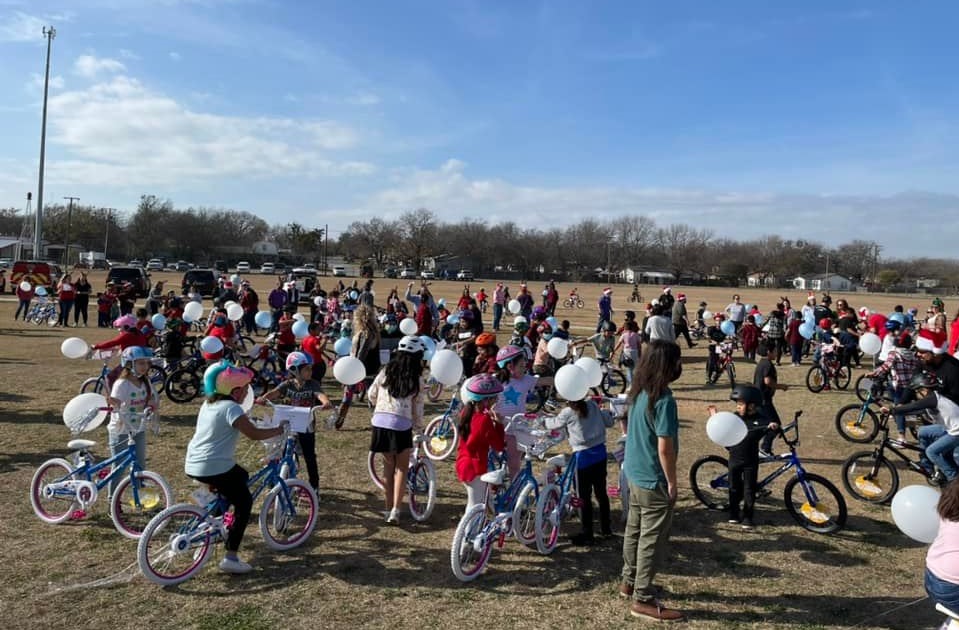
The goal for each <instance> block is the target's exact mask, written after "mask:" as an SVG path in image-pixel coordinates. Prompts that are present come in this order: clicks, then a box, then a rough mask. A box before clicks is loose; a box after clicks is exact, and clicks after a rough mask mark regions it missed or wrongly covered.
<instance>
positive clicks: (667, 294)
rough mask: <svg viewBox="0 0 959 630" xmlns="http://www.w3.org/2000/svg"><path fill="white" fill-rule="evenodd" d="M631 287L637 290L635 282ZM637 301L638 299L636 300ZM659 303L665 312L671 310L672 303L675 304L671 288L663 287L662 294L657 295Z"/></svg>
mask: <svg viewBox="0 0 959 630" xmlns="http://www.w3.org/2000/svg"><path fill="white" fill-rule="evenodd" d="M633 289H634V290H638V289H637V288H636V285H635V283H634V284H633ZM638 301H639V300H637V302H638ZM659 303H660V304H662V305H663V310H664V311H665V312H667V313H671V312H672V310H673V305H675V304H676V298H674V297H673V289H672V288H671V287H663V294H662V295H660V296H659Z"/></svg>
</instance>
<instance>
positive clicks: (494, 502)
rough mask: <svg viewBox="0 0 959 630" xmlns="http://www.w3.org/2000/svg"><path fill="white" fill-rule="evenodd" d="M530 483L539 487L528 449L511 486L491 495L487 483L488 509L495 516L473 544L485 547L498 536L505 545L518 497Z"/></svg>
mask: <svg viewBox="0 0 959 630" xmlns="http://www.w3.org/2000/svg"><path fill="white" fill-rule="evenodd" d="M528 483H532V484H533V485H535V486H536V487H537V488H538V487H539V485H538V484H537V483H536V478H535V477H534V476H533V459H532V456H530V454H529V451H528V450H526V456H525V457H524V465H523V468H522V470H521V471H520V473H519V474H518V475H516V479H513V480H512V481H511V482H510V484H509V486H506V487H505V488H504V487H503V486H498V487H497V489H496V490H495V491H494V493H493V495H492V496H490V490H491V486H490V485H489V484H487V486H486V506H487V510H489V509H490V508H492V511H493V513H494V516H493V518H492V519H491V520H489V521H488V522H487V523H486V525H485V526H484V527H483V530H482V531H481V532H480V533H479V534H477V536H476V537H475V538H474V540H473V546H474V547H475V548H476V549H478V550H479V549H481V548H485V547H486V546H487V545H489V544H490V543H492V542H493V540H495V539H496V538H499V541H500V542H499V546H502V545H503V542H504V541H505V539H506V536H507V535H508V534H509V533H510V531H511V530H512V527H511V526H512V523H511V522H510V521H511V519H512V517H513V508H515V507H516V499H517V498H519V493H520V491H521V490H522V489H523V488H524V487H525V486H526V484H528Z"/></svg>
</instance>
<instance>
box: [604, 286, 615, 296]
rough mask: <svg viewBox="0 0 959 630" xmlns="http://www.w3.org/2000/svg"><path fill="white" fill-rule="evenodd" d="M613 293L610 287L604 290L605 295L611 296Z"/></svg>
mask: <svg viewBox="0 0 959 630" xmlns="http://www.w3.org/2000/svg"><path fill="white" fill-rule="evenodd" d="M612 292H613V290H612V289H611V288H609V287H606V288H605V289H603V295H609V294H610V293H612Z"/></svg>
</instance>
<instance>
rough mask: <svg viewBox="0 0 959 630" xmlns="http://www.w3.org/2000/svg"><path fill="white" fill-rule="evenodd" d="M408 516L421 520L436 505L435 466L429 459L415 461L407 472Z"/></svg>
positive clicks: (431, 511) (424, 518) (427, 516)
mask: <svg viewBox="0 0 959 630" xmlns="http://www.w3.org/2000/svg"><path fill="white" fill-rule="evenodd" d="M406 485H407V488H408V491H409V501H410V516H412V517H413V520H414V521H418V522H423V521H425V520H426V519H428V518H429V517H430V514H432V513H433V508H434V507H435V506H436V468H435V467H434V466H433V462H431V461H430V460H429V459H420V460H419V461H415V462H414V463H413V465H412V466H411V467H410V470H409V472H408V474H407V480H406Z"/></svg>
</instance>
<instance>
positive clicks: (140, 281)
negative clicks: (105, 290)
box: [107, 265, 150, 297]
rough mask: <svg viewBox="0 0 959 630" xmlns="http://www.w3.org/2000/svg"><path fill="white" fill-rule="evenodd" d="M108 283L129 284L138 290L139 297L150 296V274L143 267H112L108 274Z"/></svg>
mask: <svg viewBox="0 0 959 630" xmlns="http://www.w3.org/2000/svg"><path fill="white" fill-rule="evenodd" d="M107 282H114V283H116V284H123V283H124V282H129V283H130V284H132V285H133V287H134V288H135V289H136V292H137V296H138V297H146V296H148V295H149V294H150V274H148V273H147V272H146V269H144V268H143V267H138V266H133V265H127V266H125V267H121V266H119V265H117V266H114V267H111V268H110V271H108V272H107Z"/></svg>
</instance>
